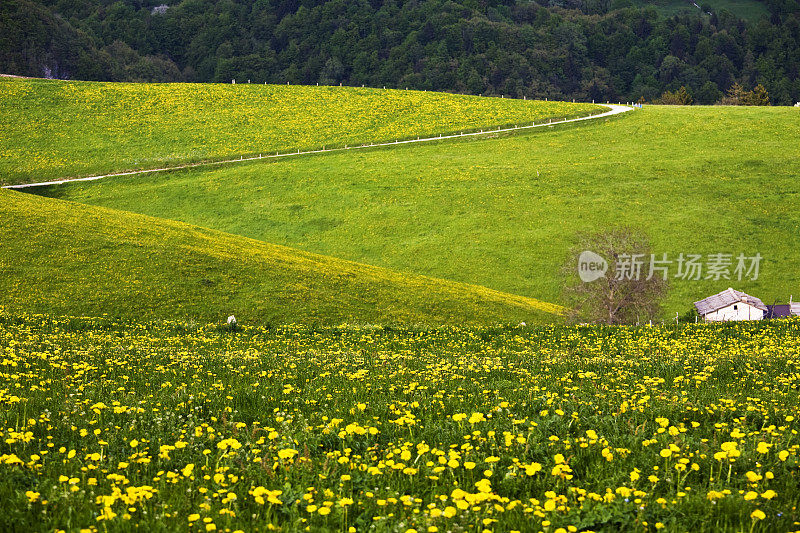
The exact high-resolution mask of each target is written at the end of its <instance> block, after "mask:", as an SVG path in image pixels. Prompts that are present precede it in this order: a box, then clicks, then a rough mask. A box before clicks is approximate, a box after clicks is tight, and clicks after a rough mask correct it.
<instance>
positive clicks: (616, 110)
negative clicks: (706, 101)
mask: <svg viewBox="0 0 800 533" xmlns="http://www.w3.org/2000/svg"><path fill="white" fill-rule="evenodd" d="M600 105H602V106H603V107H608V108H609V110H608V111H605V112H603V113H598V114H597V115H589V116H587V117H580V118H571V119H564V120H557V121H553V120H552V119H551V120H550V121H549V122H541V123H539V124H535V123H532V124H531V125H530V126H514V127H512V128H498V129H496V130H494V129H489V130H486V131H484V130H481V131H478V132H473V133H457V134H454V135H439V136H438V137H425V138H422V139H420V138H417V139H409V140H406V141H394V142H384V143H373V144H361V145H356V146H345V147H344V148H327V149H325V148H323V149H321V150H309V151H306V152H302V151H300V150H298V151H297V152H287V153H284V154H269V155H263V154H262V155H258V156H256V157H240V158H238V159H226V160H223V161H203V162H199V163H187V164H185V165H176V166H173V167H164V168H151V169H146V170H131V171H128V172H116V173H113V174H103V175H102V176H89V177H86V178H67V179H63V180H55V181H43V182H40V183H21V184H19V185H5V186H4V187H3V189H26V188H28V187H45V186H48V185H61V184H63V183H71V182H74V181H94V180H99V179H103V178H114V177H117V176H133V175H136V174H150V173H152V172H166V171H169V170H181V169H185V168H196V167H204V166H211V165H225V164H228V163H241V162H244V161H257V160H259V159H278V158H282V157H296V156H299V155H308V154H321V153H326V152H341V151H344V150H358V149H364V148H375V147H379V146H394V145H398V144H412V143H423V142H430V141H441V140H444V139H458V138H461V137H476V136H482V135H494V134H497V133H503V132H509V131H518V130H529V129H532V128H549V127H552V126H556V125H558V124H568V123H570V122H581V121H584V120H594V119H598V118H604V117H610V116H612V115H619V114H620V113H625V112H627V111H633V110H634V109H635V108H634V107H630V106H627V105H618V104H600Z"/></svg>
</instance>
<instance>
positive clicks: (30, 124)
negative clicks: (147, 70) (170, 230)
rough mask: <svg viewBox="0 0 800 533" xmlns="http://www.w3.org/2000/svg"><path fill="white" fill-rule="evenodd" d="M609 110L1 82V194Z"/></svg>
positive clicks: (423, 97)
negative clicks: (6, 188) (29, 186)
mask: <svg viewBox="0 0 800 533" xmlns="http://www.w3.org/2000/svg"><path fill="white" fill-rule="evenodd" d="M245 81H246V80H245ZM602 111H605V109H603V108H601V107H599V106H594V105H591V104H571V103H564V102H541V101H524V100H512V99H503V98H480V97H476V96H463V95H457V94H445V93H431V92H423V91H398V90H383V89H362V88H351V87H316V86H310V87H304V86H300V87H297V86H288V85H258V84H247V83H244V84H242V83H239V84H236V85H231V84H135V83H95V82H64V81H52V80H37V79H14V78H3V77H0V116H2V117H3V120H2V122H0V185H3V184H9V183H28V182H41V181H48V180H51V179H56V178H65V177H75V176H85V175H96V174H105V173H110V172H115V171H124V170H131V169H144V168H159V167H162V166H175V165H178V164H181V163H187V162H194V161H205V160H220V159H225V158H231V157H234V156H242V155H244V156H248V155H258V154H261V153H274V152H288V151H297V150H298V149H301V150H304V151H305V150H309V149H318V148H321V147H323V146H327V147H332V146H344V145H353V144H359V143H367V142H381V141H393V140H395V139H398V138H400V139H408V138H414V137H417V136H420V135H421V136H423V137H424V136H431V135H438V134H447V133H454V132H459V131H462V130H473V129H474V130H478V129H481V128H487V127H491V126H494V127H496V126H501V125H513V124H517V123H524V122H531V121H537V122H540V121H542V120H545V119H547V118H556V117H571V116H586V115H589V114H592V113H599V112H602Z"/></svg>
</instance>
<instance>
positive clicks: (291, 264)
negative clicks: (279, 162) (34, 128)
mask: <svg viewBox="0 0 800 533" xmlns="http://www.w3.org/2000/svg"><path fill="white" fill-rule="evenodd" d="M0 218H2V220H3V223H2V224H0V288H2V290H0V307H2V308H5V310H6V311H8V312H16V313H47V314H51V315H89V316H101V315H108V316H111V317H119V318H123V319H125V318H131V319H168V318H169V319H175V320H198V321H219V320H224V319H225V317H226V316H228V315H229V314H235V315H236V317H237V318H238V319H239V321H240V323H244V324H247V323H253V322H257V323H259V324H278V323H305V324H319V325H323V324H340V323H344V322H348V323H381V324H394V323H404V324H420V325H422V324H429V325H431V324H484V323H493V322H504V323H508V322H519V321H521V320H525V321H528V322H540V321H549V320H552V318H553V317H554V315H553V313H558V312H560V309H559V307H558V306H554V305H550V304H546V303H544V302H539V301H537V300H533V299H530V298H522V297H518V296H513V295H509V294H502V293H500V292H497V291H492V290H489V289H486V288H483V287H477V286H473V285H466V284H461V283H454V282H449V281H444V280H439V279H432V278H427V277H423V276H417V275H413V274H403V273H399V272H393V271H390V270H387V269H383V268H378V267H372V266H367V265H363V264H357V263H353V262H349V261H344V260H341V259H335V258H331V257H323V256H320V255H316V254H311V253H307V252H302V251H299V250H293V249H290V248H286V247H284V246H276V245H272V244H267V243H264V242H259V241H256V240H253V239H248V238H245V237H240V236H235V235H230V234H226V233H221V232H219V231H214V230H209V229H204V228H199V227H195V226H191V225H188V224H185V223H181V222H173V221H166V220H159V219H154V218H152V217H148V216H143V215H137V214H132V213H126V212H122V211H115V210H111V209H106V208H100V207H93V206H87V205H80V204H75V203H72V202H65V201H60V200H53V199H48V198H41V197H38V196H34V195H29V194H24V193H19V192H15V191H7V190H0Z"/></svg>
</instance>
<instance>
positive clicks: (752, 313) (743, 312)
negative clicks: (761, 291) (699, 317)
mask: <svg viewBox="0 0 800 533" xmlns="http://www.w3.org/2000/svg"><path fill="white" fill-rule="evenodd" d="M703 318H704V319H705V320H707V321H709V322H725V321H728V320H761V319H762V318H764V311H762V310H761V309H759V308H758V307H755V306H752V305H750V304H748V303H745V302H736V303H732V304H731V305H729V306H728V307H723V308H722V309H718V310H717V311H714V312H713V313H708V314H707V315H706V316H704V317H703Z"/></svg>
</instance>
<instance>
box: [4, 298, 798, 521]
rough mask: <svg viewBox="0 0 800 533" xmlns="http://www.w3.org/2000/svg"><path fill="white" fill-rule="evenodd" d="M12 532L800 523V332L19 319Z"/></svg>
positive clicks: (10, 380) (9, 346)
mask: <svg viewBox="0 0 800 533" xmlns="http://www.w3.org/2000/svg"><path fill="white" fill-rule="evenodd" d="M0 352H2V353H1V354H0V418H2V425H0V428H2V429H1V431H2V436H1V437H0V439H1V440H0V529H2V530H4V531H23V530H25V531H52V530H69V531H79V530H80V531H83V530H88V531H98V530H102V531H107V530H108V531H118V530H122V531H128V530H132V529H134V528H135V527H136V526H138V527H139V529H140V530H147V531H162V530H190V531H267V530H279V531H300V530H309V531H381V532H382V531H400V532H406V533H408V532H413V531H416V532H437V531H441V532H445V531H451V532H460V531H543V532H548V533H551V532H558V533H562V532H569V531H659V530H664V531H693V532H694V531H749V532H753V531H793V530H794V531H796V530H800V512H799V511H798V508H797V507H798V505H800V490H798V485H800V457H798V454H799V453H800V439H798V433H797V430H798V422H797V417H800V411H799V410H798V398H799V397H800V389H799V387H800V322H798V321H788V322H781V323H779V324H775V323H772V324H746V325H742V324H739V325H723V326H717V327H707V326H703V325H699V326H698V325H691V326H681V327H666V328H656V327H654V328H617V329H609V328H600V327H574V328H565V327H557V326H550V327H536V328H532V327H511V328H464V329H460V328H452V327H450V328H441V329H433V330H413V329H408V330H402V329H388V328H379V327H361V328H354V327H339V328H330V329H310V328H303V327H297V326H287V327H278V328H271V329H270V328H250V327H242V328H240V329H239V330H238V331H230V330H229V329H228V328H227V327H224V326H218V325H210V326H205V327H201V326H195V325H191V324H179V323H163V322H161V323H141V324H135V323H125V324H122V323H113V322H111V321H109V320H106V319H90V318H52V317H47V316H41V315H39V316H33V315H31V316H19V315H10V314H7V313H0Z"/></svg>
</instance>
